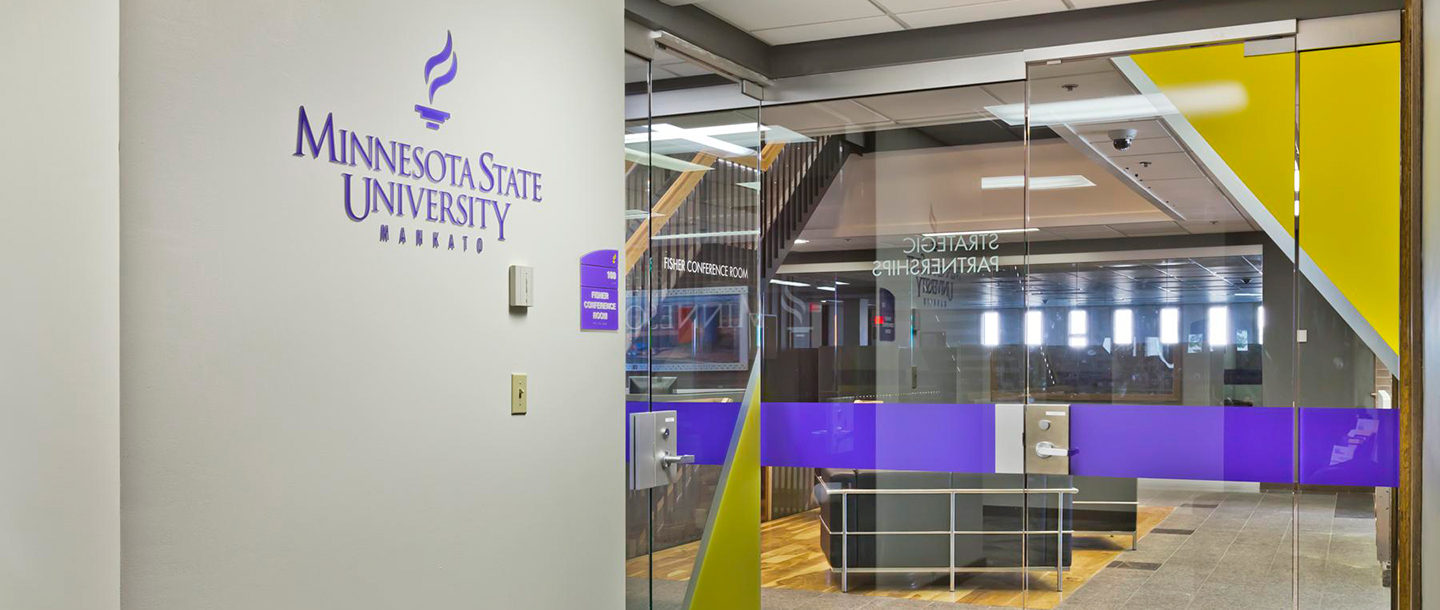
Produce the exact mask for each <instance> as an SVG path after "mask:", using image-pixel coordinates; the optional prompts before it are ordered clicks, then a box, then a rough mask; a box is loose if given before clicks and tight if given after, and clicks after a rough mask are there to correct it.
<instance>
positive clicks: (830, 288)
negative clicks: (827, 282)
mask: <svg viewBox="0 0 1440 610" xmlns="http://www.w3.org/2000/svg"><path fill="white" fill-rule="evenodd" d="M815 289H816V290H824V291H825V292H835V287H834V286H816V287H815Z"/></svg>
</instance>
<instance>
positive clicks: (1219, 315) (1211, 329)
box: [1206, 305, 1230, 347]
mask: <svg viewBox="0 0 1440 610" xmlns="http://www.w3.org/2000/svg"><path fill="white" fill-rule="evenodd" d="M1206 331H1207V332H1206V334H1208V335H1210V347H1218V346H1223V345H1229V344H1230V309H1229V308H1227V307H1225V306H1223V305H1219V306H1215V307H1211V308H1210V314H1209V316H1208V320H1207V321H1206Z"/></svg>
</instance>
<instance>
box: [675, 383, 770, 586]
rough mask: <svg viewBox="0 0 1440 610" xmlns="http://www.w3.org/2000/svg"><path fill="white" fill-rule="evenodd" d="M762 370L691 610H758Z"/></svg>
mask: <svg viewBox="0 0 1440 610" xmlns="http://www.w3.org/2000/svg"><path fill="white" fill-rule="evenodd" d="M759 370H760V367H759V366H758V364H757V365H756V366H755V368H754V369H753V370H752V372H751V377H750V383H749V387H748V388H746V391H745V408H744V410H743V413H742V414H741V416H740V417H741V418H742V423H741V424H740V434H739V435H738V437H737V438H736V440H735V442H734V443H733V445H732V446H731V453H730V456H729V458H728V459H727V460H726V464H725V472H724V475H723V477H722V478H721V481H720V489H719V490H718V491H717V492H716V493H717V496H716V501H715V504H716V508H715V514H714V517H712V518H711V520H710V524H709V527H708V528H707V529H706V531H705V535H704V539H703V540H702V541H701V546H700V548H701V555H700V556H699V557H698V558H697V559H696V569H695V572H694V574H695V577H694V578H693V579H692V580H691V582H690V587H691V591H690V596H689V598H690V605H689V610H760V375H759V374H758V373H759Z"/></svg>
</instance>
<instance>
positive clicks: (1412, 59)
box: [1391, 0, 1425, 610]
mask: <svg viewBox="0 0 1440 610" xmlns="http://www.w3.org/2000/svg"><path fill="white" fill-rule="evenodd" d="M1421 4H1422V1H1421V0H1405V5H1404V10H1403V11H1402V12H1401V28H1400V371H1399V375H1398V377H1399V380H1400V387H1399V392H1398V398H1399V401H1398V403H1399V408H1400V487H1399V489H1398V490H1397V493H1396V495H1395V508H1394V510H1395V529H1394V536H1395V544H1394V546H1393V547H1392V548H1394V549H1395V552H1394V582H1393V585H1394V587H1393V588H1392V589H1391V593H1392V595H1393V596H1394V607H1395V608H1398V609H1400V610H1419V609H1420V608H1422V607H1423V606H1422V605H1421V579H1420V578H1417V577H1416V575H1417V574H1419V573H1420V527H1421V520H1420V515H1421V514H1422V513H1421V510H1422V506H1421V501H1420V499H1421V483H1422V478H1421V465H1422V463H1423V462H1422V457H1423V451H1424V446H1425V444H1424V434H1423V432H1424V431H1423V429H1422V418H1421V415H1422V405H1423V404H1424V402H1423V397H1424V352H1423V350H1424V346H1425V340H1424V338H1425V335H1424V328H1425V325H1424V305H1425V299H1424V296H1425V295H1424V284H1423V276H1422V275H1421V272H1422V269H1423V267H1422V260H1423V259H1422V257H1423V249H1422V241H1421V236H1422V234H1421V232H1422V226H1423V225H1422V224H1421V219H1422V217H1421V212H1422V207H1423V199H1422V195H1423V191H1422V189H1421V171H1422V169H1421V152H1422V150H1423V149H1422V146H1423V144H1422V138H1421V133H1422V132H1421V129H1422V128H1423V116H1422V112H1423V110H1424V106H1423V86H1424V72H1423V69H1424V65H1423V63H1422V55H1421V52H1422V49H1421V41H1422V26H1421Z"/></svg>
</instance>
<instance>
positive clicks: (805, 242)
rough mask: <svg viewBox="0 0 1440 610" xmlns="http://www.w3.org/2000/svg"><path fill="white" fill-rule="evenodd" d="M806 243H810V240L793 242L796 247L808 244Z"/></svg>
mask: <svg viewBox="0 0 1440 610" xmlns="http://www.w3.org/2000/svg"><path fill="white" fill-rule="evenodd" d="M808 243H810V240H808V239H797V240H795V245H797V246H799V245H801V244H808Z"/></svg>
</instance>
